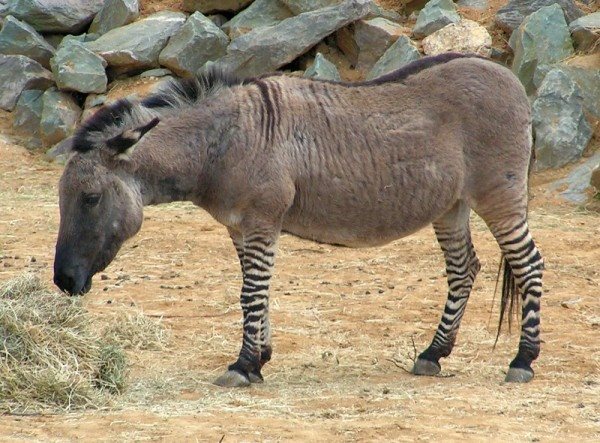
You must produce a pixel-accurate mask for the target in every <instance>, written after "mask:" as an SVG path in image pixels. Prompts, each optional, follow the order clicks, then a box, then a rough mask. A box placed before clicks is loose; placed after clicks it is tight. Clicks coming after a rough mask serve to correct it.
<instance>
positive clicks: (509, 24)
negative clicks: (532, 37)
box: [495, 0, 583, 33]
mask: <svg viewBox="0 0 600 443" xmlns="http://www.w3.org/2000/svg"><path fill="white" fill-rule="evenodd" d="M553 4H558V5H560V7H562V9H563V11H564V15H565V18H566V20H567V23H570V22H572V21H573V20H575V19H578V18H579V17H581V16H582V15H583V11H581V9H579V8H578V7H577V6H576V5H575V3H574V2H573V0H510V1H509V2H508V4H507V5H506V6H504V7H502V8H500V9H499V10H498V12H497V13H496V17H495V20H496V23H497V24H498V26H499V27H500V28H501V29H503V30H504V31H506V32H508V33H511V32H513V31H514V30H515V29H516V28H518V27H519V25H520V24H521V23H522V22H523V20H525V18H526V17H528V16H530V15H531V14H533V13H534V12H536V11H538V10H539V9H541V8H543V7H545V6H551V5H553Z"/></svg>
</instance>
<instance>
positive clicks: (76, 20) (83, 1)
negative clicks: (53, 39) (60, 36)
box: [8, 0, 104, 34]
mask: <svg viewBox="0 0 600 443" xmlns="http://www.w3.org/2000/svg"><path fill="white" fill-rule="evenodd" d="M103 4H104V0H11V1H10V2H9V4H8V5H9V7H8V11H9V13H10V14H11V15H13V16H15V17H16V18H18V19H19V20H24V21H26V22H27V23H29V24H30V25H31V26H32V27H33V28H34V29H36V30H37V31H40V32H59V33H65V34H66V33H72V34H77V33H79V32H80V31H82V30H83V29H84V28H85V27H86V26H87V25H88V24H89V23H90V22H91V21H92V19H93V18H94V15H96V13H97V12H98V11H99V10H100V8H102V5H103Z"/></svg>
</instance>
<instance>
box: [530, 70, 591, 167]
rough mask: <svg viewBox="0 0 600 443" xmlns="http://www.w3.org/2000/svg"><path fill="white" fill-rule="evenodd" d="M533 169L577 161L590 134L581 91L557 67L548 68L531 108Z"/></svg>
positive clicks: (559, 165)
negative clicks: (535, 159) (534, 163)
mask: <svg viewBox="0 0 600 443" xmlns="http://www.w3.org/2000/svg"><path fill="white" fill-rule="evenodd" d="M532 117H533V128H534V131H535V150H536V155H537V162H536V167H537V169H545V168H558V167H561V166H563V165H565V164H567V163H569V162H572V161H574V160H577V159H578V158H579V157H581V154H582V152H583V150H584V149H585V147H586V146H587V144H588V142H589V141H590V138H591V137H592V129H591V127H590V125H589V123H588V122H587V121H586V119H585V115H584V111H583V97H582V95H581V90H580V89H579V87H578V86H577V84H576V83H575V81H573V80H572V79H571V78H570V77H569V76H568V75H567V74H566V73H565V72H563V71H562V70H561V69H560V68H557V69H553V70H551V71H550V72H549V73H548V74H547V75H546V78H545V79H544V81H543V83H542V85H541V86H540V88H539V90H538V95H537V98H536V99H535V101H534V102H533V107H532Z"/></svg>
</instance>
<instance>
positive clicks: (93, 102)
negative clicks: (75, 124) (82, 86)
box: [81, 94, 108, 121]
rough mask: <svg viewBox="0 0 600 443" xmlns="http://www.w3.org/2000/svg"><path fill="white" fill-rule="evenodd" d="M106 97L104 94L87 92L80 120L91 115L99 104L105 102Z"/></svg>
mask: <svg viewBox="0 0 600 443" xmlns="http://www.w3.org/2000/svg"><path fill="white" fill-rule="evenodd" d="M107 100H108V97H107V96H106V95H105V94H89V95H88V96H87V97H86V98H85V102H84V103H83V113H82V114H81V121H85V120H87V119H88V118H89V117H90V116H91V115H93V114H95V113H96V111H97V110H98V108H99V107H100V106H102V105H103V104H105V103H106V101H107Z"/></svg>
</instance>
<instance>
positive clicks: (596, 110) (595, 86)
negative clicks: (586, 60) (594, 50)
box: [559, 56, 600, 119]
mask: <svg viewBox="0 0 600 443" xmlns="http://www.w3.org/2000/svg"><path fill="white" fill-rule="evenodd" d="M587 57H594V56H587ZM576 60H577V58H574V59H571V60H569V61H568V62H567V63H566V64H561V65H559V68H560V69H561V70H562V71H563V72H564V73H565V74H567V75H568V76H569V77H570V78H571V79H573V80H574V81H575V83H577V86H579V89H580V90H581V94H582V96H583V106H584V108H585V110H586V112H588V113H590V114H591V115H593V116H594V117H595V118H598V119H600V69H599V68H597V67H588V66H579V65H577V64H575V63H573V62H576Z"/></svg>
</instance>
